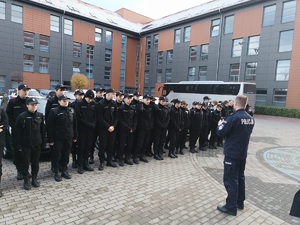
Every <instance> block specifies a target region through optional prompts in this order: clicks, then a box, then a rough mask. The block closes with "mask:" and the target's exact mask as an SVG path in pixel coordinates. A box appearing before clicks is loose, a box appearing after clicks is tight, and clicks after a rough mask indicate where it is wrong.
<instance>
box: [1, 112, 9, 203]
mask: <svg viewBox="0 0 300 225" xmlns="http://www.w3.org/2000/svg"><path fill="white" fill-rule="evenodd" d="M6 129H8V117H7V114H6V113H5V111H4V109H3V108H0V198H1V197H2V196H3V193H2V191H1V178H2V154H3V149H4V145H5V131H6Z"/></svg>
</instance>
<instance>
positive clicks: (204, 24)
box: [0, 0, 300, 108]
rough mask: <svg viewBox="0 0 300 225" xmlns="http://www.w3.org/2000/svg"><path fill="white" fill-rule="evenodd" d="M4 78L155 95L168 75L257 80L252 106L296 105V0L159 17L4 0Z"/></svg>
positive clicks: (39, 0) (299, 10)
mask: <svg viewBox="0 0 300 225" xmlns="http://www.w3.org/2000/svg"><path fill="white" fill-rule="evenodd" d="M0 29H1V32H0V49H1V51H0V57H1V60H0V66H1V70H0V86H1V88H2V89H1V90H2V91H3V90H5V89H7V88H11V87H13V86H15V85H16V84H17V82H18V78H20V77H22V80H23V81H24V82H25V83H27V84H28V85H30V86H31V87H33V88H51V87H53V86H54V85H56V84H57V83H63V84H65V85H70V79H71V76H72V74H73V73H83V74H86V76H87V77H88V78H89V86H90V88H93V87H97V86H102V87H113V88H115V89H117V90H124V91H133V90H136V89H137V90H139V91H140V92H144V93H150V94H153V95H159V91H158V87H160V86H162V85H163V83H165V82H179V81H184V80H190V81H196V80H222V81H248V82H255V83H256V86H257V104H258V105H274V106H286V107H293V108H299V107H300V88H299V87H298V86H299V85H300V76H299V75H298V71H300V68H299V67H300V61H299V60H300V49H299V48H300V46H299V44H298V43H300V32H299V29H300V3H299V1H298V0H231V1H228V0H215V1H211V2H209V3H206V4H202V5H199V6H197V7H194V8H191V9H188V10H185V11H182V12H179V13H176V14H173V15H170V16H167V17H164V18H162V19H158V20H152V19H151V18H147V17H144V16H143V15H139V14H136V13H134V12H131V11H129V10H126V9H120V10H118V11H117V12H110V11H107V10H105V9H101V8H99V7H96V6H93V5H90V4H87V3H84V2H81V1H80V0H66V1H60V0H31V1H25V0H18V1H17V0H15V1H11V0H0Z"/></svg>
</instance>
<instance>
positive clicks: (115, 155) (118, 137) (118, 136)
mask: <svg viewBox="0 0 300 225" xmlns="http://www.w3.org/2000/svg"><path fill="white" fill-rule="evenodd" d="M120 133H121V132H120V128H119V127H118V126H116V137H115V145H114V150H113V154H112V155H113V157H114V158H115V157H118V151H119V142H120Z"/></svg>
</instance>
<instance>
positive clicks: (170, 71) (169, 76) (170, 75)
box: [166, 69, 172, 83]
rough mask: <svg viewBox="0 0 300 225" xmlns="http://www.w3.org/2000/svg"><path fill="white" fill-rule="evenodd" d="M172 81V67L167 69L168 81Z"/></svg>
mask: <svg viewBox="0 0 300 225" xmlns="http://www.w3.org/2000/svg"><path fill="white" fill-rule="evenodd" d="M171 81H172V69H166V83H167V82H171Z"/></svg>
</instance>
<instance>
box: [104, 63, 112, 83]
mask: <svg viewBox="0 0 300 225" xmlns="http://www.w3.org/2000/svg"><path fill="white" fill-rule="evenodd" d="M110 74H111V67H108V66H106V67H105V68H104V80H110Z"/></svg>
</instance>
